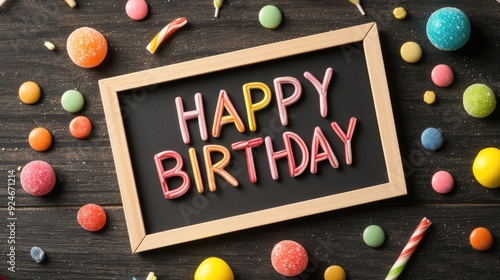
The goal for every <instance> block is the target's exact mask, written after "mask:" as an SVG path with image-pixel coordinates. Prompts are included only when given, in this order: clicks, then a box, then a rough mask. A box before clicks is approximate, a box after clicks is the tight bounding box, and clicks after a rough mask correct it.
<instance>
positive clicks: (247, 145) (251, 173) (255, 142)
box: [231, 138, 263, 183]
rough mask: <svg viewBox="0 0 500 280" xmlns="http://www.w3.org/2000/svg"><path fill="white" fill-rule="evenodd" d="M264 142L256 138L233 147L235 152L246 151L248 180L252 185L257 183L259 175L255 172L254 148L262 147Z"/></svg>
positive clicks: (235, 144) (234, 144)
mask: <svg viewBox="0 0 500 280" xmlns="http://www.w3.org/2000/svg"><path fill="white" fill-rule="evenodd" d="M262 142H263V140H262V138H255V139H252V140H245V141H239V142H236V143H233V144H232V145H231V148H233V150H235V151H237V150H245V155H246V157H247V169H248V178H249V179H250V183H255V182H257V173H256V172H255V164H254V161H253V153H252V148H254V147H257V146H260V145H262Z"/></svg>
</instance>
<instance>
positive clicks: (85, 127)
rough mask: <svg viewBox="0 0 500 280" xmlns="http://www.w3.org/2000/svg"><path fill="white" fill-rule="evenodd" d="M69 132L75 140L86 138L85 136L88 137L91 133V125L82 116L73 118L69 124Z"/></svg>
mask: <svg viewBox="0 0 500 280" xmlns="http://www.w3.org/2000/svg"><path fill="white" fill-rule="evenodd" d="M69 132H70V133H71V135H73V137H75V138H78V139H84V138H87V136H89V135H90V133H91V132H92V123H91V122H90V120H89V119H88V118H87V117H84V116H78V117H75V118H74V119H73V120H72V121H71V122H70V123H69Z"/></svg>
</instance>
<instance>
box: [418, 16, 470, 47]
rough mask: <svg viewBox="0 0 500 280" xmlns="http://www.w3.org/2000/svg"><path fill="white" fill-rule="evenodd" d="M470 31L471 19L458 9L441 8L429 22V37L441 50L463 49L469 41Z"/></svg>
mask: <svg viewBox="0 0 500 280" xmlns="http://www.w3.org/2000/svg"><path fill="white" fill-rule="evenodd" d="M470 31H471V29H470V22H469V19H468V18H467V16H466V15H465V14H464V13H463V12H462V11H461V10H459V9H457V8H452V7H446V8H441V9H439V10H437V11H435V12H434V13H432V15H431V16H430V17H429V19H428V20H427V26H426V32H427V37H428V38H429V40H430V41H431V43H432V44H433V45H434V46H435V47H436V48H438V49H440V50H444V51H454V50H457V49H459V48H461V47H462V46H464V45H465V43H467V41H468V40H469V37H470Z"/></svg>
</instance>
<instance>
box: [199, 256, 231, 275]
mask: <svg viewBox="0 0 500 280" xmlns="http://www.w3.org/2000/svg"><path fill="white" fill-rule="evenodd" d="M194 280H234V275H233V271H232V270H231V268H230V267H229V265H228V264H227V263H226V262H225V261H224V260H222V259H219V258H217V257H210V258H208V259H206V260H204V261H203V262H201V264H200V266H198V269H196V272H195V273H194Z"/></svg>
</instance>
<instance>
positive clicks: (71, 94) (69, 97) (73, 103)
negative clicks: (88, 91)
mask: <svg viewBox="0 0 500 280" xmlns="http://www.w3.org/2000/svg"><path fill="white" fill-rule="evenodd" d="M84 104H85V100H84V99H83V95H82V94H81V93H80V92H79V91H77V90H74V89H70V90H68V91H66V92H65V93H63V95H62V96H61V105H62V107H63V108H64V110H66V111H68V112H70V113H76V112H78V111H80V110H81V109H82V108H83V105H84Z"/></svg>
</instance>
